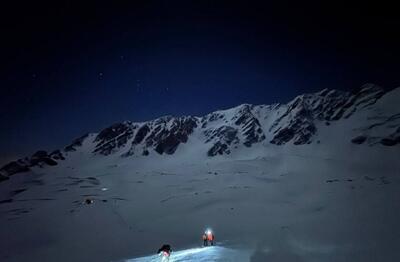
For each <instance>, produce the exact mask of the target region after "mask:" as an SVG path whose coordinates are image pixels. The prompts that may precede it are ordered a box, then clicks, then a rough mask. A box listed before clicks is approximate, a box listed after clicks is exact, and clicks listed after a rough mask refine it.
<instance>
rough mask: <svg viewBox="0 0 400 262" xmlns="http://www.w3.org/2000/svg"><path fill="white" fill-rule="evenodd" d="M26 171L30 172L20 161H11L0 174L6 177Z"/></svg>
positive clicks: (0, 170)
mask: <svg viewBox="0 0 400 262" xmlns="http://www.w3.org/2000/svg"><path fill="white" fill-rule="evenodd" d="M28 171H30V169H29V166H28V165H27V164H26V163H24V162H23V161H21V160H17V161H12V162H10V163H8V164H6V165H5V166H3V167H2V168H1V169H0V172H1V173H3V174H5V175H6V176H8V177H9V176H12V175H14V174H17V173H22V172H28Z"/></svg>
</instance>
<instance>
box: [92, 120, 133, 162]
mask: <svg viewBox="0 0 400 262" xmlns="http://www.w3.org/2000/svg"><path fill="white" fill-rule="evenodd" d="M137 127H138V126H137V125H132V123H131V122H124V123H117V124H114V125H112V126H110V127H108V128H106V129H104V130H102V131H101V132H100V133H99V134H98V135H97V136H96V138H95V140H94V142H95V143H97V145H96V148H95V150H94V151H93V152H94V153H98V154H101V155H105V156H107V155H110V154H112V153H113V152H115V151H117V150H118V149H119V148H121V147H123V146H125V145H126V144H127V142H128V141H129V139H131V138H132V137H133V134H134V131H135V129H136V128H137Z"/></svg>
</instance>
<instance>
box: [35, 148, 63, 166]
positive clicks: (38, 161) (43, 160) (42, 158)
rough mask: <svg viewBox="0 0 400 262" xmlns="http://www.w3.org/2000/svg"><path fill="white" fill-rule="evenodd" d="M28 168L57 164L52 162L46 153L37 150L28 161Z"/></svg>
mask: <svg viewBox="0 0 400 262" xmlns="http://www.w3.org/2000/svg"><path fill="white" fill-rule="evenodd" d="M29 163H30V166H31V167H32V166H37V165H40V166H41V165H43V164H46V165H49V166H55V165H57V162H56V161H55V160H53V159H52V158H51V157H50V156H49V155H48V154H47V152H46V151H44V150H39V151H37V152H36V153H35V154H33V155H32V157H31V159H30V160H29Z"/></svg>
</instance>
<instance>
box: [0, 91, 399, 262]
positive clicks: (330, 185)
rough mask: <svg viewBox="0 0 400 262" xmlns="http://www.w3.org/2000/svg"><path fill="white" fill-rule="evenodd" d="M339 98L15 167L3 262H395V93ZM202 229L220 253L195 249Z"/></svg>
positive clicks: (241, 114) (4, 186)
mask: <svg viewBox="0 0 400 262" xmlns="http://www.w3.org/2000/svg"><path fill="white" fill-rule="evenodd" d="M337 92H338V91H329V90H323V91H321V92H319V93H317V94H312V95H304V96H300V98H296V99H295V100H294V101H292V102H290V103H288V105H273V106H250V105H242V106H239V107H237V108H233V109H229V110H223V111H218V112H215V113H212V114H209V115H208V116H205V117H203V118H196V117H186V118H183V119H181V120H176V119H175V118H171V117H164V118H161V120H160V119H158V120H154V121H150V122H147V125H148V130H147V129H146V128H145V129H142V131H140V132H139V130H140V129H141V127H143V126H145V125H146V123H127V122H126V123H124V124H123V125H117V126H113V127H111V128H108V129H106V130H103V131H102V132H100V133H99V134H89V135H87V136H83V137H82V138H80V139H77V140H76V141H74V143H73V144H71V145H70V146H68V147H66V148H65V149H64V150H60V151H56V152H53V153H51V154H47V153H46V152H43V151H39V152H37V153H36V154H35V155H34V156H32V157H30V158H27V159H23V160H20V161H18V162H14V164H11V165H10V166H8V167H7V168H3V169H1V172H2V176H3V177H4V179H5V180H4V181H2V182H1V183H0V243H1V248H0V260H1V261H121V260H122V261H124V260H128V261H129V259H133V258H135V257H143V256H149V255H150V256H151V255H154V253H155V251H156V250H157V249H158V248H159V247H160V246H161V245H162V244H170V245H171V246H172V248H173V250H176V252H174V253H173V257H172V258H171V260H172V259H177V260H175V261H185V259H186V261H190V260H188V259H189V257H190V256H192V257H193V259H194V260H193V261H202V260H200V259H206V257H209V258H211V257H213V259H214V261H238V260H234V258H233V257H235V258H236V257H239V256H243V260H240V261H251V262H258V261H339V262H340V261H363V262H368V261H389V262H390V261H400V254H399V252H398V250H397V247H398V245H399V244H400V229H399V221H400V201H398V199H400V190H399V189H400V176H399V175H400V162H399V161H398V160H399V156H400V147H399V145H398V144H397V142H396V141H397V140H396V139H397V133H396V132H397V131H398V130H399V118H398V117H397V116H398V115H399V114H400V110H399V101H400V88H397V89H395V90H392V91H391V92H389V93H385V94H383V93H382V91H381V90H380V89H379V88H377V87H375V86H366V87H364V88H362V89H360V91H358V93H355V94H344V93H340V95H337V94H338V93H337ZM330 96H333V97H334V98H333V99H331V98H329V97H330ZM296 100H298V101H299V102H296ZM300 104H303V106H300ZM333 105H334V106H333ZM301 108H303V109H301ZM304 108H305V109H304ZM310 108H314V109H310ZM317 108H319V109H317ZM304 110H305V111H306V112H305V111H304ZM299 112H300V113H299ZM221 115H222V118H221ZM339 116H340V117H339ZM326 118H329V119H331V120H329V121H328V120H326ZM333 118H335V119H336V120H333ZM203 119H206V120H203ZM177 121H178V122H179V123H181V124H179V123H178V122H177ZM225 121H227V123H226V122H225ZM326 122H329V125H327V124H326ZM127 126H129V128H126V127H127ZM135 126H136V127H135ZM176 126H178V127H176ZM221 128H222V129H221ZM143 130H144V131H143ZM146 130H147V131H146ZM207 130H210V131H209V132H207ZM259 130H261V131H259ZM270 130H271V131H270ZM278 130H291V131H283V132H280V131H278ZM275 131H276V132H275ZM160 132H161V133H160ZM100 134H101V135H100ZM138 134H139V135H138ZM264 136H265V137H264ZM357 136H363V137H365V139H364V140H363V139H360V140H357V141H356V142H351V141H352V139H353V138H355V137H357ZM289 138H290V139H289ZM386 138H387V139H388V140H390V141H392V142H390V141H386V140H385V142H382V140H383V139H386ZM288 139H289V140H288ZM207 141H208V142H207ZM272 141H273V142H272ZM296 141H297V142H296ZM301 141H303V142H305V143H302V142H301ZM318 141H319V142H318ZM393 141H394V142H396V143H393ZM177 142H179V143H177ZM218 142H220V145H217V146H216V148H215V150H212V152H217V153H216V154H209V152H210V149H211V148H213V147H214V146H215V145H216V144H217V143H218ZM223 145H226V146H223ZM235 147H236V148H235ZM219 149H221V150H219ZM145 150H147V153H144V154H143V152H146V151H145ZM228 152H229V153H228ZM15 171H18V172H15ZM21 171H24V172H23V173H21ZM87 200H92V201H93V203H92V202H90V201H89V202H87ZM208 227H211V228H212V229H213V230H214V231H215V236H216V240H217V243H218V246H217V247H212V248H209V249H192V248H193V247H196V246H197V247H198V246H200V245H201V244H202V243H201V242H202V240H201V235H202V233H203V232H204V230H205V229H206V228H208ZM179 250H181V251H179ZM196 250H199V252H198V253H197V252H195V251H196ZM196 256H197V257H196ZM147 258H149V259H152V257H147ZM143 259H144V258H142V260H133V261H143ZM178 259H180V260H178ZM218 259H220V260H218ZM223 259H225V260H223ZM150 261H151V260H150ZM172 261H174V260H172ZM204 261H206V260H204ZM207 261H213V260H207Z"/></svg>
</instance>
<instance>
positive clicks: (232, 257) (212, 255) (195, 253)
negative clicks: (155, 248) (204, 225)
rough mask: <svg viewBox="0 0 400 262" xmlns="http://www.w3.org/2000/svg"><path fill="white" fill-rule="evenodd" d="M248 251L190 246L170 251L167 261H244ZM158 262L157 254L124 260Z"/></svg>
mask: <svg viewBox="0 0 400 262" xmlns="http://www.w3.org/2000/svg"><path fill="white" fill-rule="evenodd" d="M249 257H250V254H249V252H245V251H239V250H233V249H229V248H224V247H204V248H192V249H186V250H182V251H176V252H172V254H171V257H170V260H169V262H184V261H199V262H206V261H209V262H222V261H232V262H239V261H240V262H246V261H249ZM153 261H154V262H155V261H157V262H159V261H161V258H160V257H159V256H158V255H154V256H147V257H141V258H134V259H128V260H126V262H153Z"/></svg>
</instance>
